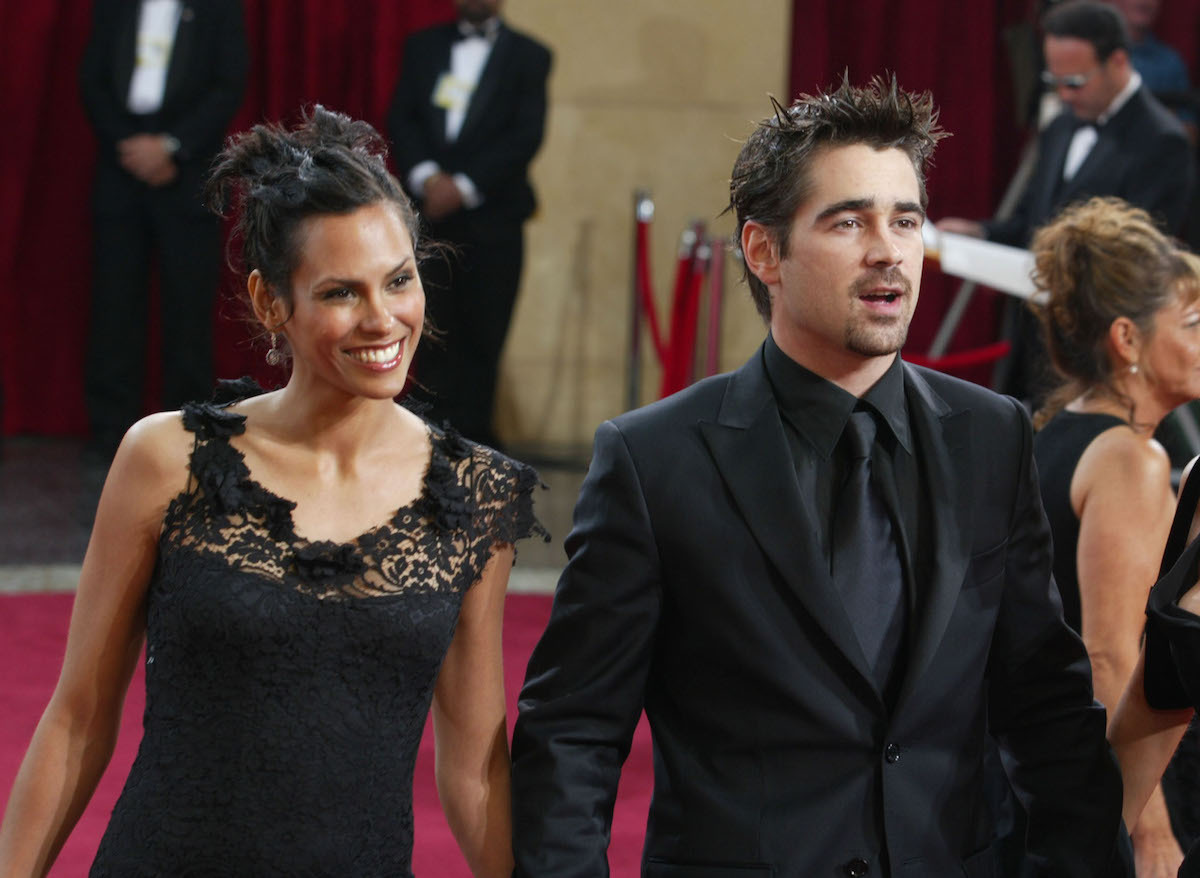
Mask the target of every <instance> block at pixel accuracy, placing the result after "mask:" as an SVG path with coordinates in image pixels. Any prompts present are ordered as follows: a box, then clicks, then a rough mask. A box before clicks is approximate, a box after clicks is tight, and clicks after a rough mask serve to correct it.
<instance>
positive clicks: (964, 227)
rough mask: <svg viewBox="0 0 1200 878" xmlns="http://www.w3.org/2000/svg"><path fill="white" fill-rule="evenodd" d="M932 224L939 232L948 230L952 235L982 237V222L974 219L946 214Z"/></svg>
mask: <svg viewBox="0 0 1200 878" xmlns="http://www.w3.org/2000/svg"><path fill="white" fill-rule="evenodd" d="M934 225H935V226H936V227H937V230H938V231H939V232H949V233H950V234H952V235H967V236H969V237H972V238H982V237H983V223H981V222H977V221H976V220H969V219H963V218H962V217H957V216H948V217H945V218H943V219H940V220H938V221H937V222H936V223H935V224H934Z"/></svg>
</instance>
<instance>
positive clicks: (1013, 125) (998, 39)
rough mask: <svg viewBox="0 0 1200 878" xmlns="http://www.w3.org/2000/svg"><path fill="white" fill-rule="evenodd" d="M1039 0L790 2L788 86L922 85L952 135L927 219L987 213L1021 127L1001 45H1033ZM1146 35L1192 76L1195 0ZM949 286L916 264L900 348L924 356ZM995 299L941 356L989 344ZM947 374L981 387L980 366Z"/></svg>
mask: <svg viewBox="0 0 1200 878" xmlns="http://www.w3.org/2000/svg"><path fill="white" fill-rule="evenodd" d="M1040 5H1041V4H1039V3H1037V2H1035V0H970V2H964V0H903V2H900V0H854V2H852V3H847V2H844V0H794V2H793V22H792V72H791V86H792V92H793V94H799V93H800V92H809V93H811V92H813V91H814V90H815V89H818V88H822V87H825V86H827V85H829V84H831V83H833V82H835V81H836V80H837V79H838V78H840V76H841V74H842V71H843V70H848V71H849V73H850V79H851V81H852V82H854V83H856V84H858V83H862V82H865V81H866V80H867V79H869V78H870V77H871V76H872V75H874V74H876V73H882V72H885V71H895V72H896V75H897V78H898V79H899V81H900V84H901V85H902V86H903V87H904V88H906V89H909V90H914V91H923V90H925V89H929V90H930V91H932V92H933V95H934V98H935V100H936V102H937V104H938V105H939V107H940V108H941V121H942V125H943V127H945V128H946V129H947V130H948V131H950V132H951V133H952V135H953V136H952V137H950V138H948V139H946V140H944V141H942V143H941V144H940V146H939V147H938V150H937V154H936V155H935V157H934V162H935V164H934V167H933V168H932V170H931V171H930V173H929V178H928V181H927V183H928V189H929V213H930V217H931V218H932V219H935V220H936V219H939V218H941V217H943V216H965V217H972V218H979V217H987V216H991V214H992V212H993V211H994V210H995V208H996V206H997V205H998V204H999V202H1000V199H1001V197H1002V195H1003V194H1004V190H1005V188H1006V187H1007V184H1008V181H1009V179H1010V178H1011V176H1012V174H1013V172H1014V171H1015V169H1016V166H1017V163H1018V160H1019V158H1020V151H1021V148H1022V146H1023V143H1024V140H1025V134H1026V132H1025V128H1024V126H1023V125H1022V124H1021V123H1020V121H1019V120H1021V119H1023V118H1024V116H1025V114H1024V112H1023V110H1024V108H1023V107H1018V106H1017V104H1018V103H1022V101H1020V100H1019V99H1018V98H1016V97H1014V93H1015V91H1017V90H1016V89H1015V88H1014V63H1013V55H1012V54H1011V51H1010V50H1011V48H1012V47H1013V46H1017V45H1024V46H1025V47H1026V48H1029V47H1031V46H1035V45H1036V40H1037V39H1038V37H1037V36H1036V35H1035V23H1036V22H1035V19H1036V9H1037V8H1038V7H1039V6H1040ZM1158 33H1159V36H1160V38H1161V39H1162V40H1163V41H1164V42H1166V43H1168V44H1169V45H1172V46H1174V47H1175V48H1176V49H1178V50H1179V51H1180V53H1181V54H1182V55H1183V57H1184V60H1185V61H1187V62H1188V64H1189V66H1190V68H1191V72H1192V82H1193V83H1197V82H1200V78H1198V77H1197V74H1198V73H1200V70H1198V69H1197V65H1198V60H1200V59H1198V57H1197V56H1198V55H1200V0H1166V2H1165V3H1163V4H1162V12H1161V14H1160V17H1159V22H1158ZM1030 60H1032V59H1030ZM1017 66H1019V62H1018V65H1017ZM1025 72H1026V74H1027V75H1028V71H1027V70H1026V71H1025ZM958 285H959V281H958V280H957V279H954V278H948V277H945V276H943V275H941V273H940V272H939V271H938V270H937V268H936V266H935V265H932V264H927V265H926V268H925V276H924V282H923V283H922V290H921V304H920V305H919V306H918V308H917V313H916V317H915V318H914V320H913V325H912V330H911V332H910V335H909V341H908V346H907V347H906V351H911V352H916V353H925V352H926V351H928V349H929V346H930V344H931V343H932V341H933V338H934V336H935V334H936V332H937V329H938V326H939V325H940V323H941V320H942V316H943V314H944V313H945V310H946V308H947V307H948V305H949V303H950V301H951V300H952V298H953V296H954V293H955V291H956V290H957V289H958ZM998 295H999V294H996V293H992V292H991V291H980V292H978V293H976V295H975V296H974V297H973V299H972V302H971V307H970V308H969V310H968V311H967V314H966V317H965V318H964V320H963V322H962V323H961V324H960V327H959V330H958V332H957V334H956V335H955V336H954V342H953V344H952V345H951V346H950V350H951V351H961V350H970V349H974V348H978V347H981V346H983V345H985V344H987V343H988V342H991V341H994V340H995V337H996V332H997V329H996V310H997V309H996V304H997V296H998ZM958 374H961V375H962V376H963V377H967V378H970V379H972V380H975V381H979V382H981V383H984V384H987V383H989V381H990V376H991V367H990V366H984V367H978V368H972V369H968V370H963V371H961V372H959V373H958Z"/></svg>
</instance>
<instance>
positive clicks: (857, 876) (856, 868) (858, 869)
mask: <svg viewBox="0 0 1200 878" xmlns="http://www.w3.org/2000/svg"><path fill="white" fill-rule="evenodd" d="M842 871H843V872H845V873H846V875H848V876H849V878H866V875H867V873H868V872H870V871H871V866H870V865H869V864H868V863H867V861H866V860H864V859H863V858H862V857H855V858H854V859H853V860H851V861H850V862H849V863H847V864H846V865H845V866H843V867H842Z"/></svg>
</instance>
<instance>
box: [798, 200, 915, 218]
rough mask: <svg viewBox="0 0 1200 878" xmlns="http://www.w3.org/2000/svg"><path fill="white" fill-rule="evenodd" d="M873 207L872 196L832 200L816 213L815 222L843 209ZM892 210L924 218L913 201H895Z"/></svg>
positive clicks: (853, 209)
mask: <svg viewBox="0 0 1200 878" xmlns="http://www.w3.org/2000/svg"><path fill="white" fill-rule="evenodd" d="M874 207H875V199H874V198H847V199H846V200H844V201H837V202H834V203H833V204H831V205H829V206H828V207H827V208H825V209H824V210H823V211H821V212H820V213H819V214H817V222H821V221H822V220H827V219H829V218H830V217H832V216H836V215H837V214H839V213H843V212H845V211H855V210H870V209H872V208H874ZM893 210H894V211H895V212H896V213H915V214H917V215H918V216H920V217H921V219H924V218H925V209H924V208H923V207H921V205H920V204H918V203H917V202H915V201H897V202H896V203H895V204H894V205H893Z"/></svg>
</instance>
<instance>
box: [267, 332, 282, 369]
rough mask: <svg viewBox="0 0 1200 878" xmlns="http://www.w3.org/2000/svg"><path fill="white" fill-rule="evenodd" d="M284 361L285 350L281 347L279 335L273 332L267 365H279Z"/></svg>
mask: <svg viewBox="0 0 1200 878" xmlns="http://www.w3.org/2000/svg"><path fill="white" fill-rule="evenodd" d="M282 362H283V351H281V350H280V349H279V336H278V335H276V334H275V333H274V332H272V333H271V349H270V350H269V351H267V365H268V366H278V365H279V364H280V363H282Z"/></svg>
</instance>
